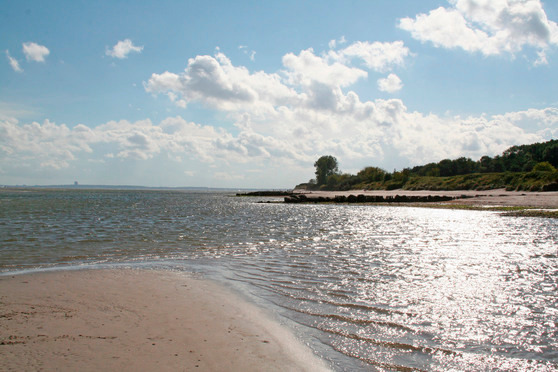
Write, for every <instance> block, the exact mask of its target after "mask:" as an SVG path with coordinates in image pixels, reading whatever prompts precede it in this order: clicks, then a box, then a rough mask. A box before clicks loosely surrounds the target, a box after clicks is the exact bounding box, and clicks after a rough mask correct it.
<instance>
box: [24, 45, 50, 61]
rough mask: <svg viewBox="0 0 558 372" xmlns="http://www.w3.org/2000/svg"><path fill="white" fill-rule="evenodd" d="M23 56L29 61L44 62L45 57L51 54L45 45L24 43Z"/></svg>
mask: <svg viewBox="0 0 558 372" xmlns="http://www.w3.org/2000/svg"><path fill="white" fill-rule="evenodd" d="M23 54H25V58H26V59H27V60H28V61H35V62H44V61H45V57H46V56H48V55H49V54H50V50H48V48H47V47H45V46H44V45H39V44H37V43H33V42H27V43H23Z"/></svg>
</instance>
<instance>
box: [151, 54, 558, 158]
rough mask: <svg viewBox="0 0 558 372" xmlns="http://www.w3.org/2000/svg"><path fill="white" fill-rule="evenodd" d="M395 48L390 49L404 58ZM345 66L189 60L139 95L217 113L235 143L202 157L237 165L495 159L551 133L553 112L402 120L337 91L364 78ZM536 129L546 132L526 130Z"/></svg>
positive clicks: (305, 57) (393, 105) (402, 113)
mask: <svg viewBox="0 0 558 372" xmlns="http://www.w3.org/2000/svg"><path fill="white" fill-rule="evenodd" d="M354 45H358V44H352V46H354ZM398 45H399V46H398ZM384 46H385V45H384ZM392 46H393V45H392ZM401 46H402V44H396V45H395V48H397V49H398V50H403V49H402V48H401ZM350 47H351V45H349V47H348V48H350ZM375 48H376V47H375ZM345 49H347V48H345ZM349 50H351V49H349ZM337 52H338V53H340V52H341V51H337ZM339 55H341V54H338V55H337V56H339ZM346 55H347V56H349V55H356V53H355V54H352V52H351V53H346ZM359 55H360V54H359ZM394 55H397V56H399V57H401V58H399V57H398V58H394V57H393V58H392V57H389V58H388V57H385V56H384V57H381V58H387V59H385V60H383V61H384V62H382V61H379V62H378V61H376V62H377V63H376V64H371V65H372V66H375V67H374V68H378V69H383V68H387V67H388V66H390V65H393V64H395V65H398V64H399V63H403V62H402V61H403V59H404V56H406V55H408V52H405V53H395V54H394ZM402 58H403V59H402ZM342 60H344V61H345V63H346V64H344V63H342V62H341V61H342ZM371 61H372V59H371ZM385 61H387V62H385ZM350 64H351V60H350V59H348V57H347V58H346V59H343V58H332V57H331V56H330V55H328V54H326V55H321V56H320V55H316V54H315V53H314V51H313V50H312V49H307V50H303V51H301V52H300V53H299V54H294V53H289V54H287V55H285V56H284V57H283V65H284V68H285V69H284V70H283V71H281V72H279V73H266V72H263V71H259V72H255V73H251V72H249V71H248V70H247V69H246V68H244V67H242V66H234V65H233V64H232V63H231V61H230V60H229V59H228V58H227V57H226V56H225V55H224V54H222V53H220V52H218V53H217V54H216V55H215V56H197V57H195V58H192V59H190V60H189V62H188V65H187V67H186V69H185V70H184V72H182V73H172V72H168V71H167V72H164V73H161V74H153V75H152V76H151V78H150V79H149V81H148V82H147V83H145V89H146V90H147V91H148V92H151V93H153V94H166V95H167V96H168V97H169V98H170V99H171V101H173V102H174V103H176V104H178V105H179V106H180V103H183V104H184V105H186V104H188V103H190V102H201V103H204V104H207V105H209V106H211V107H213V108H216V109H218V110H220V111H221V112H223V113H225V114H226V115H227V117H228V118H229V119H230V120H231V121H233V122H234V123H235V126H236V127H237V129H238V130H239V133H238V134H237V135H235V136H233V135H232V134H231V133H221V135H219V136H216V140H215V141H214V142H212V143H211V144H208V143H206V144H205V146H209V147H210V148H211V151H208V152H205V154H207V156H208V157H210V158H211V157H212V156H213V157H214V156H217V155H211V154H223V158H228V159H236V161H238V162H242V161H245V159H255V158H262V159H271V158H273V159H290V160H291V161H296V162H309V161H310V162H311V161H312V159H313V158H314V157H315V156H317V155H319V154H323V153H333V154H336V155H337V156H339V158H343V159H351V161H357V160H358V159H377V161H378V162H379V163H382V162H385V161H387V159H384V156H385V154H386V153H388V152H390V151H391V152H396V153H398V154H401V156H402V157H404V158H407V159H408V161H409V162H410V163H413V164H416V163H417V162H421V161H435V160H439V159H441V158H448V157H450V158H451V157H459V156H471V157H476V156H479V157H480V156H482V155H485V154H488V155H494V154H497V153H499V152H501V151H503V150H505V149H506V148H507V147H509V146H512V145H515V144H521V143H528V142H533V141H540V140H544V139H550V138H552V135H553V134H555V133H556V129H549V128H555V127H556V125H557V124H558V119H557V117H556V114H555V112H554V111H553V109H544V110H528V111H525V112H518V113H509V114H506V116H505V117H498V116H494V117H492V118H486V117H484V116H480V117H470V118H454V117H441V116H437V115H434V114H422V113H419V112H409V111H408V109H407V108H406V106H405V105H404V103H403V102H402V101H401V100H398V99H388V100H381V99H376V100H370V101H362V100H361V99H360V97H359V96H358V94H357V93H355V92H353V91H351V90H348V91H345V90H346V89H347V88H348V87H350V86H351V85H352V84H354V83H355V82H357V81H358V80H360V79H365V78H366V77H367V72H366V71H365V70H362V69H360V68H356V67H352V66H351V65H350ZM401 87H402V82H401V80H400V79H399V77H398V76H397V75H396V74H393V73H391V74H389V75H388V76H387V77H386V78H383V79H380V80H379V81H378V88H379V89H380V90H383V91H386V92H396V91H398V90H399V89H401ZM518 116H521V117H522V119H521V120H518V119H517V117H518ZM535 121H536V122H541V123H545V124H546V125H545V126H544V127H534V126H529V125H530V124H529V123H531V122H535ZM205 148H207V147H205ZM225 154H226V156H225Z"/></svg>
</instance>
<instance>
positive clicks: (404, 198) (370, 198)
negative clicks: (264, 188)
mask: <svg viewBox="0 0 558 372" xmlns="http://www.w3.org/2000/svg"><path fill="white" fill-rule="evenodd" d="M468 197H469V196H467V195H459V196H446V195H393V196H392V195H385V196H383V195H363V194H359V195H348V196H346V195H334V196H314V195H307V194H292V195H289V196H286V197H285V203H386V204H387V203H440V202H445V201H450V200H455V199H463V198H468Z"/></svg>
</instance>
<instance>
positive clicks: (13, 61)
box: [6, 50, 23, 72]
mask: <svg viewBox="0 0 558 372" xmlns="http://www.w3.org/2000/svg"><path fill="white" fill-rule="evenodd" d="M6 57H8V62H10V66H12V69H13V70H14V71H15V72H23V69H22V68H21V67H20V66H19V62H18V61H17V59H15V58H13V57H12V56H11V55H10V52H9V51H8V50H6Z"/></svg>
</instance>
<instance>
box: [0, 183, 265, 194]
mask: <svg viewBox="0 0 558 372" xmlns="http://www.w3.org/2000/svg"><path fill="white" fill-rule="evenodd" d="M0 188H4V189H8V188H9V189H68V190H76V189H81V190H169V191H172V190H176V191H181V190H182V191H204V192H212V191H222V192H236V191H246V192H248V191H257V190H259V189H252V188H238V187H236V188H232V187H231V188H224V187H189V186H178V187H164V186H160V187H153V186H134V185H81V184H77V185H76V184H67V185H0Z"/></svg>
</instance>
